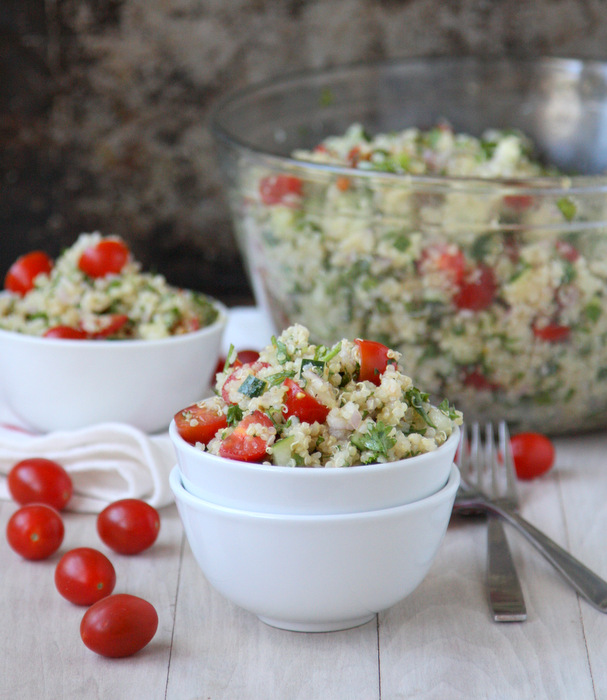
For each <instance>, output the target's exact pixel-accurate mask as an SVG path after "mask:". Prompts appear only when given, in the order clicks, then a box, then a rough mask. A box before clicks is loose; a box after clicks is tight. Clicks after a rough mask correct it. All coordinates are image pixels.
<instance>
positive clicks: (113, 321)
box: [91, 314, 129, 338]
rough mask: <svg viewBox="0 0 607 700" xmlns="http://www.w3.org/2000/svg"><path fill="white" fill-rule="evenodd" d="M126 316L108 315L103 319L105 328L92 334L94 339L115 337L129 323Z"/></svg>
mask: <svg viewBox="0 0 607 700" xmlns="http://www.w3.org/2000/svg"><path fill="white" fill-rule="evenodd" d="M128 320H129V317H128V316H127V315H126V314H108V316H106V317H105V318H103V327H102V328H100V329H99V330H98V331H95V332H94V333H91V337H92V338H108V337H109V336H111V335H115V334H116V333H118V331H119V330H120V329H121V328H122V327H123V326H124V325H125V324H126V323H127V322H128Z"/></svg>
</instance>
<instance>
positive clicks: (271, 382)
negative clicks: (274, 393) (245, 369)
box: [266, 369, 295, 388]
mask: <svg viewBox="0 0 607 700" xmlns="http://www.w3.org/2000/svg"><path fill="white" fill-rule="evenodd" d="M294 376H295V371H294V370H292V369H285V370H284V371H282V372H276V374H271V375H270V376H269V377H266V383H267V385H268V388H269V387H271V386H278V385H279V384H282V383H283V382H284V380H285V379H288V378H289V377H294Z"/></svg>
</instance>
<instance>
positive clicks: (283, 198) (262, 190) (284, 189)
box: [259, 174, 303, 206]
mask: <svg viewBox="0 0 607 700" xmlns="http://www.w3.org/2000/svg"><path fill="white" fill-rule="evenodd" d="M302 192H303V185H302V182H301V180H300V179H299V178H298V177H295V176H294V175H284V174H280V175H269V176H268V177H264V178H263V179H262V180H261V181H260V183H259V194H260V196H261V201H262V202H263V203H264V204H267V205H268V206H272V205H274V204H286V205H288V206H293V205H297V203H298V199H299V197H301V195H302Z"/></svg>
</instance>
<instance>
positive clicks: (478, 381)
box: [462, 369, 500, 391]
mask: <svg viewBox="0 0 607 700" xmlns="http://www.w3.org/2000/svg"><path fill="white" fill-rule="evenodd" d="M462 382H463V384H464V386H469V387H472V388H473V389H479V390H481V391H483V390H485V391H495V390H496V389H499V388H500V386H499V384H494V383H493V382H491V381H489V379H487V377H485V375H484V374H483V373H482V372H481V371H479V370H478V369H473V370H471V371H469V372H467V373H466V375H465V376H464V378H463V380H462Z"/></svg>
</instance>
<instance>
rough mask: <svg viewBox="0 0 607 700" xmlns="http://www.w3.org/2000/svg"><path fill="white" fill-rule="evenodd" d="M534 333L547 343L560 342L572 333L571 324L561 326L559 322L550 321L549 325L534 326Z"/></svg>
mask: <svg viewBox="0 0 607 700" xmlns="http://www.w3.org/2000/svg"><path fill="white" fill-rule="evenodd" d="M533 335H534V336H535V337H536V338H539V339H540V340H544V341H546V342H547V343H560V342H562V341H564V340H567V338H569V336H570V335H571V328H570V327H569V326H561V325H559V324H558V323H549V324H548V325H547V326H541V327H537V326H533Z"/></svg>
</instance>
